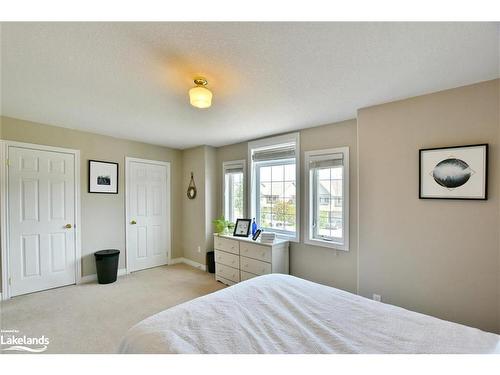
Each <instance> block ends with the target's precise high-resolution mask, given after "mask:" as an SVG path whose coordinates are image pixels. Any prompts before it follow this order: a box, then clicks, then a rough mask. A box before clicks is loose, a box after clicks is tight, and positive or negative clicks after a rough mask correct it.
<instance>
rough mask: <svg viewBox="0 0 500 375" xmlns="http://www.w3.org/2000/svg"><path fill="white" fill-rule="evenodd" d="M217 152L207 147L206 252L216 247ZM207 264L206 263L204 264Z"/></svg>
mask: <svg viewBox="0 0 500 375" xmlns="http://www.w3.org/2000/svg"><path fill="white" fill-rule="evenodd" d="M216 179H217V152H216V149H215V148H214V147H208V146H205V250H206V251H211V250H213V247H214V240H213V234H214V225H213V223H212V221H213V220H214V219H215V218H216V217H217V211H218V208H217V181H216ZM202 263H203V264H205V262H202Z"/></svg>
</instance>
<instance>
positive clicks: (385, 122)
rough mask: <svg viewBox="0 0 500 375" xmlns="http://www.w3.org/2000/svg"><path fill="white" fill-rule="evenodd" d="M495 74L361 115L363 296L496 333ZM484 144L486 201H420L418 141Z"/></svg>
mask: <svg viewBox="0 0 500 375" xmlns="http://www.w3.org/2000/svg"><path fill="white" fill-rule="evenodd" d="M498 84H499V81H498V80H495V81H489V82H485V83H480V84H476V85H472V86H466V87H461V88H457V89H453V90H447V91H443V92H439V93H434V94H430V95H425V96H420V97H416V98H411V99H408V100H403V101H398V102H394V103H388V104H383V105H379V106H375V107H370V108H364V109H361V110H360V111H359V112H358V136H359V176H360V180H359V212H360V217H359V229H360V233H359V234H360V235H359V239H360V242H359V286H360V294H362V295H364V296H366V297H371V295H372V293H378V294H381V295H382V299H383V301H385V302H388V303H391V304H395V305H398V306H403V307H405V308H408V309H411V310H415V311H419V312H422V313H425V314H430V315H434V316H437V317H440V318H443V319H447V320H451V321H455V322H459V323H464V324H467V325H472V326H475V327H479V328H482V329H485V330H489V331H497V332H498V331H499V329H500V320H499V316H498V314H499V300H498V299H499V281H500V280H499V273H500V272H499V271H500V269H499V234H498V232H499V229H500V226H499V224H500V222H499V188H498V185H499V184H498V183H499V173H498V172H499V164H498V154H499V149H498V146H499V92H498ZM474 143H488V144H489V145H490V156H489V161H490V166H489V176H488V177H489V183H488V185H489V189H488V191H489V197H488V200H487V201H458V200H420V199H418V150H419V149H420V148H428V147H440V146H452V145H466V144H474Z"/></svg>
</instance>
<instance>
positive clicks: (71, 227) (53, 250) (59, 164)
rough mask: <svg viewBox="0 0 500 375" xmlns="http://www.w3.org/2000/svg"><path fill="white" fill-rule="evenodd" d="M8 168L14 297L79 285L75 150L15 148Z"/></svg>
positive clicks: (10, 154) (12, 149)
mask: <svg viewBox="0 0 500 375" xmlns="http://www.w3.org/2000/svg"><path fill="white" fill-rule="evenodd" d="M8 168H9V169H8V176H9V177H8V178H9V183H8V201H9V211H8V217H9V277H10V294H11V296H16V295H20V294H26V293H31V292H36V291H39V290H44V289H50V288H55V287H59V286H63V285H69V284H74V283H75V280H76V264H75V262H76V254H75V156H74V154H69V153H63V152H53V151H46V150H37V149H32V148H22V147H12V146H11V147H9V167H8Z"/></svg>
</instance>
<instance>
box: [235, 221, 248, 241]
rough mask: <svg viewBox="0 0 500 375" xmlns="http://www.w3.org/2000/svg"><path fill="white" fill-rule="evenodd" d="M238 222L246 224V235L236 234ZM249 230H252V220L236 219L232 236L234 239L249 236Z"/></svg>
mask: <svg viewBox="0 0 500 375" xmlns="http://www.w3.org/2000/svg"><path fill="white" fill-rule="evenodd" d="M240 222H246V223H248V227H247V233H246V234H240V233H237V230H238V225H239V223H240ZM251 228H252V220H250V219H236V225H235V226H234V232H233V236H234V237H248V236H249V235H250V229H251Z"/></svg>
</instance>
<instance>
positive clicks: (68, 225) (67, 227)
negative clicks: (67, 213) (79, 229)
mask: <svg viewBox="0 0 500 375" xmlns="http://www.w3.org/2000/svg"><path fill="white" fill-rule="evenodd" d="M64 228H66V229H71V228H72V225H71V224H66V225H65V226H64Z"/></svg>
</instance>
